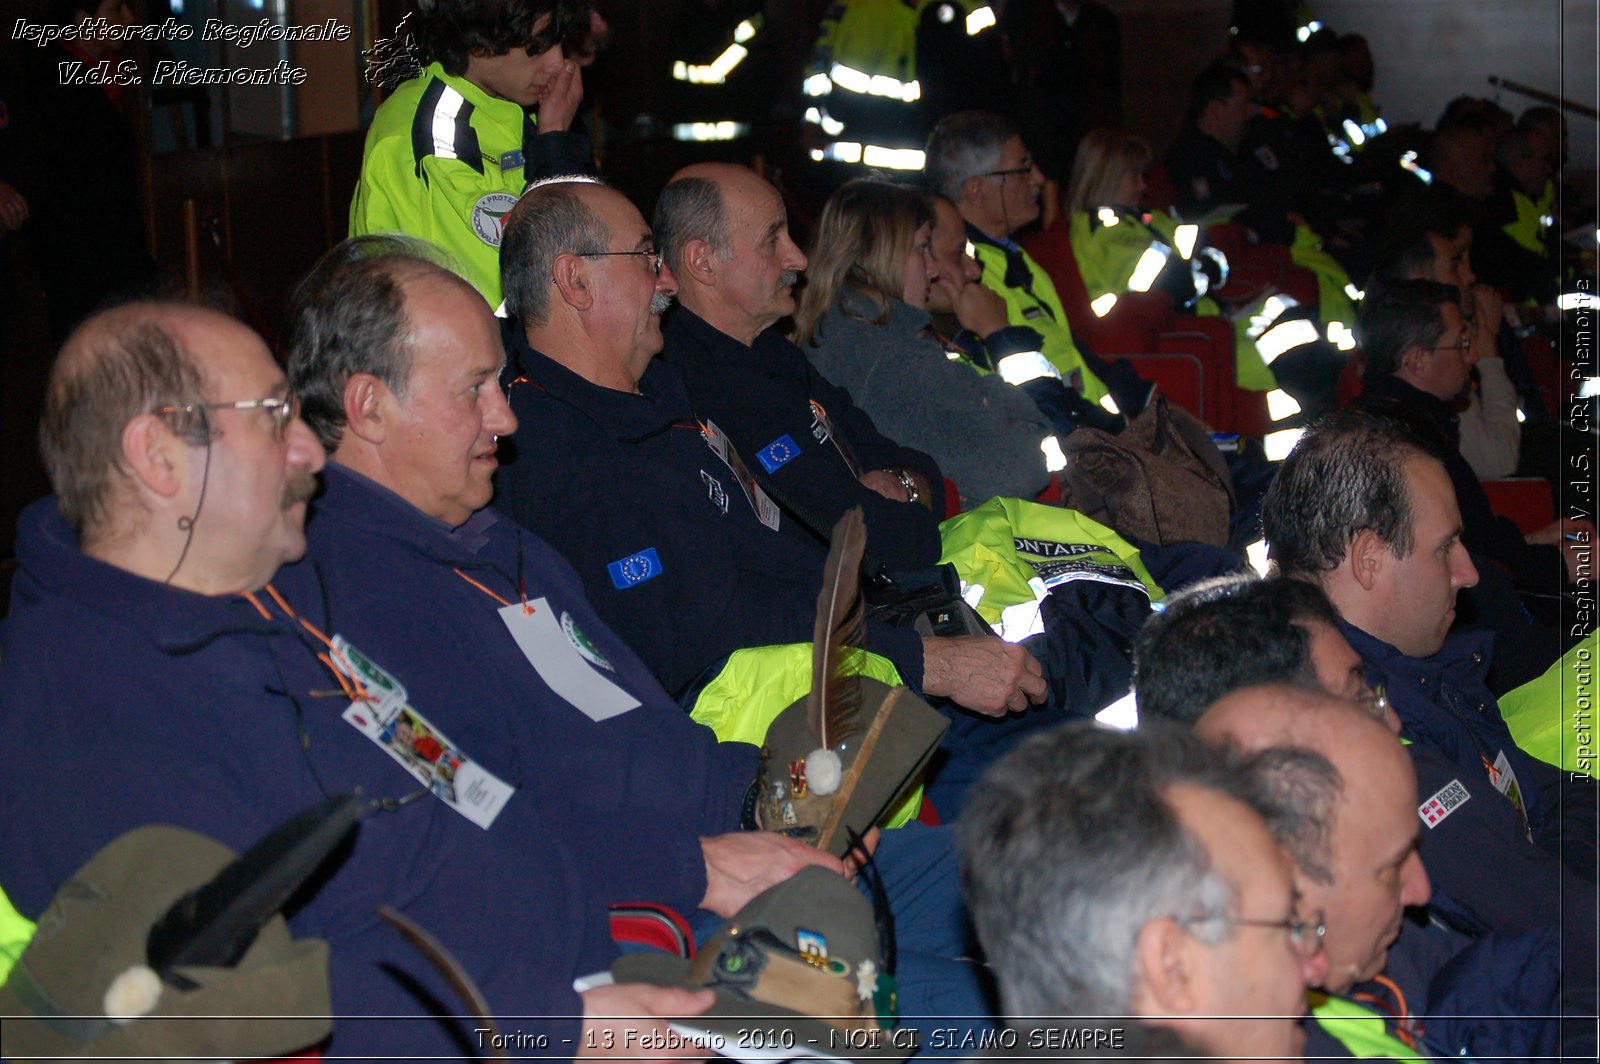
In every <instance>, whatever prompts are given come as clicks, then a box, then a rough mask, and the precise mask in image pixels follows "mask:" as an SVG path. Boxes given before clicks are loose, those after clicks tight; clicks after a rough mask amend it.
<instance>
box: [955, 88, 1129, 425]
mask: <svg viewBox="0 0 1600 1064" xmlns="http://www.w3.org/2000/svg"><path fill="white" fill-rule="evenodd" d="M925 166H926V171H925V173H926V177H927V182H928V187H929V188H930V189H932V190H933V191H934V192H937V193H939V194H940V195H941V196H943V197H945V198H946V199H948V200H949V201H950V202H951V203H954V204H955V205H956V209H957V210H958V211H960V212H961V217H962V218H963V219H965V221H966V223H967V240H968V241H969V242H970V244H971V247H972V254H973V257H974V258H976V259H977V260H978V266H979V268H980V269H981V270H982V271H983V272H982V275H981V277H980V278H979V280H980V281H981V282H982V283H983V284H984V285H985V286H986V287H988V288H990V289H992V290H994V291H995V292H996V293H997V294H998V295H999V296H1000V298H1001V299H1003V300H1005V304H1006V316H1007V319H1008V320H1009V321H1010V323H1011V324H1012V325H1017V326H1024V327H1026V328H1029V329H1032V330H1033V331H1034V332H1035V333H1037V334H1038V338H1039V347H1038V348H1037V350H1038V351H1039V352H1040V353H1041V354H1042V355H1043V356H1044V357H1043V360H1041V361H1040V362H1038V363H1037V364H1036V368H1035V369H1034V370H1032V371H1031V375H1024V374H1023V373H1022V372H1020V371H1019V372H1014V373H1013V374H1011V375H1009V376H1007V378H1006V379H1007V380H1009V381H1011V383H1012V384H1023V383H1026V381H1027V380H1030V379H1034V378H1036V377H1038V376H1039V375H1041V374H1049V375H1055V376H1059V377H1061V378H1062V379H1063V380H1064V381H1065V382H1066V383H1067V384H1068V385H1069V386H1070V387H1071V388H1072V389H1073V390H1075V391H1077V392H1079V393H1081V394H1082V395H1083V397H1084V398H1085V399H1087V400H1088V401H1089V402H1090V403H1098V402H1100V401H1101V400H1102V399H1103V398H1104V397H1105V396H1107V395H1108V394H1110V392H1111V389H1110V387H1109V386H1110V385H1111V384H1112V383H1113V382H1112V381H1109V380H1107V379H1105V378H1106V376H1107V372H1108V370H1109V367H1107V366H1106V365H1105V364H1104V363H1102V362H1100V361H1099V360H1098V359H1094V358H1092V356H1088V357H1086V356H1085V354H1084V352H1083V351H1081V350H1080V349H1079V348H1078V345H1077V344H1076V343H1074V342H1073V339H1072V329H1071V327H1070V326H1069V325H1068V324H1067V312H1066V309H1065V308H1064V307H1063V306H1062V305H1061V297H1060V296H1059V295H1057V294H1056V288H1055V285H1054V284H1053V283H1052V282H1051V280H1050V275H1049V274H1047V273H1046V272H1045V271H1044V268H1043V267H1042V266H1040V265H1039V264H1038V263H1037V262H1034V261H1033V258H1032V257H1031V256H1030V255H1029V254H1028V253H1027V252H1026V251H1024V250H1022V248H1021V247H1019V246H1018V245H1017V244H1016V243H1014V242H1013V241H1012V240H1011V236H1012V234H1013V233H1015V232H1017V230H1019V229H1021V228H1023V227H1024V226H1027V225H1029V224H1030V223H1032V222H1034V221H1037V220H1038V218H1039V192H1040V190H1041V189H1042V188H1043V187H1044V174H1042V173H1041V172H1040V171H1039V167H1038V166H1037V165H1036V164H1035V163H1034V161H1033V156H1032V155H1030V154H1029V153H1028V146H1027V145H1026V144H1024V143H1023V141H1022V129H1021V127H1019V126H1018V125H1017V124H1016V123H1015V122H1013V121H1011V120H1010V119H1009V118H1002V117H1001V116H1000V115H996V114H990V113H989V112H987V111H959V112H957V113H955V114H953V115H949V116H947V117H945V118H944V119H942V120H941V121H940V122H939V124H938V125H937V126H935V127H934V130H933V136H932V137H930V138H929V140H928V151H927V163H926V164H925ZM1019 365H1020V363H1019ZM1121 398H1127V397H1121ZM1121 405H1125V406H1128V407H1129V409H1133V407H1132V405H1131V402H1130V403H1123V404H1121Z"/></svg>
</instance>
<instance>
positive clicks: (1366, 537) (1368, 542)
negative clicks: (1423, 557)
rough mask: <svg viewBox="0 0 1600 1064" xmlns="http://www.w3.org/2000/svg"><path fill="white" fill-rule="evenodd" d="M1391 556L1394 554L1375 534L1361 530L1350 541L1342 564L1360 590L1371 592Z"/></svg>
mask: <svg viewBox="0 0 1600 1064" xmlns="http://www.w3.org/2000/svg"><path fill="white" fill-rule="evenodd" d="M1393 556H1394V552H1393V551H1391V550H1390V549H1389V545H1388V544H1387V543H1385V542H1384V541H1383V540H1382V539H1381V538H1380V537H1379V536H1378V534H1377V533H1376V532H1374V531H1373V530H1372V529H1370V528H1363V529H1362V530H1361V531H1360V532H1357V533H1356V538H1355V539H1353V540H1351V541H1350V549H1349V550H1348V551H1347V552H1345V558H1344V564H1345V567H1346V568H1348V569H1349V571H1350V575H1351V577H1353V578H1354V579H1355V582H1356V583H1358V584H1360V585H1361V589H1362V590H1363V591H1371V590H1372V588H1373V585H1374V584H1376V583H1377V582H1378V575H1379V574H1380V573H1382V572H1383V567H1384V565H1385V564H1387V563H1388V562H1389V560H1390V559H1391V558H1393Z"/></svg>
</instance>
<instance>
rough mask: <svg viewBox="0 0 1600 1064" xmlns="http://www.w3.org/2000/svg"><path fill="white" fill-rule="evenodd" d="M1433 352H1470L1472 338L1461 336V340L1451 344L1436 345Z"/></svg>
mask: <svg viewBox="0 0 1600 1064" xmlns="http://www.w3.org/2000/svg"><path fill="white" fill-rule="evenodd" d="M1433 349H1434V350H1435V351H1470V350H1472V337H1471V336H1468V335H1466V334H1462V337H1461V339H1459V340H1457V341H1456V342H1455V343H1453V344H1436V345H1435V346H1434V348H1433Z"/></svg>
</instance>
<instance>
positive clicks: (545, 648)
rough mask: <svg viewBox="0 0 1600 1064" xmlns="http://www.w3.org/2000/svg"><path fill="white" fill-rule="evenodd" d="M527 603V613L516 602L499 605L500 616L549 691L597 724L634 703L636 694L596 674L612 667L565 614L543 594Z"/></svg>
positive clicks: (636, 702) (635, 706)
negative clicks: (558, 610)
mask: <svg viewBox="0 0 1600 1064" xmlns="http://www.w3.org/2000/svg"><path fill="white" fill-rule="evenodd" d="M529 605H530V606H532V607H533V611H532V612H531V613H530V612H528V611H527V610H526V609H524V608H523V606H522V604H521V603H515V602H514V603H512V604H511V605H509V606H505V607H502V608H501V610H500V620H501V621H503V622H505V626H506V629H507V630H508V631H510V633H511V638H513V639H515V640H516V641H517V646H518V648H520V649H521V651H522V656H523V657H525V658H527V659H528V664H530V665H532V666H533V667H534V669H535V670H537V671H538V673H539V677H540V679H542V680H544V682H545V683H547V684H549V685H550V689H551V690H552V691H554V692H555V693H556V694H558V695H560V696H561V697H562V698H564V699H566V700H567V701H568V702H570V703H572V705H573V706H575V707H577V709H578V710H579V711H581V712H582V713H583V715H584V716H586V717H588V718H589V719H590V720H592V721H596V722H598V721H602V720H609V719H610V718H612V717H615V716H618V715H620V714H623V713H626V712H628V710H630V709H637V708H638V707H639V700H638V699H637V698H634V697H633V696H632V695H630V694H629V693H628V692H627V691H624V690H623V689H622V688H621V687H618V686H617V685H616V684H614V683H612V682H611V681H610V680H608V679H606V678H605V676H603V675H602V674H601V672H600V670H601V669H604V670H605V671H607V672H610V671H611V663H610V662H608V661H607V660H606V659H605V657H604V656H603V655H601V653H600V651H599V650H598V649H596V648H595V646H594V644H592V643H590V642H589V640H588V637H586V636H585V635H584V634H583V632H582V631H580V630H579V629H578V627H577V625H576V624H574V623H573V621H572V617H571V615H570V614H567V613H565V612H563V613H561V614H559V615H558V614H557V613H556V611H555V610H553V609H552V608H551V607H550V603H549V602H548V601H546V600H545V599H543V598H536V599H533V600H532V601H531V602H530V603H529Z"/></svg>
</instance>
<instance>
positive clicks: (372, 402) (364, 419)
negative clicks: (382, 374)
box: [344, 373, 393, 447]
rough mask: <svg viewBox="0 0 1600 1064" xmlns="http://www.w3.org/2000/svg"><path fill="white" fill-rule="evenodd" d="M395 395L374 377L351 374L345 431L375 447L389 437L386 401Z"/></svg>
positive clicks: (345, 406) (368, 374)
mask: <svg viewBox="0 0 1600 1064" xmlns="http://www.w3.org/2000/svg"><path fill="white" fill-rule="evenodd" d="M391 394H393V393H391V392H390V390H389V386H388V385H387V384H385V383H383V381H381V380H379V379H378V378H377V377H375V376H374V375H373V374H371V373H352V374H351V375H350V379H349V380H347V381H345V382H344V422H345V431H346V432H348V433H349V434H350V435H352V436H354V437H355V438H356V439H358V440H362V441H365V442H366V443H370V444H372V445H373V446H375V447H376V446H378V445H379V444H382V443H383V441H384V439H385V437H386V436H387V435H388V424H387V422H386V420H385V417H384V403H383V400H384V399H385V398H387V397H388V396H389V395H391Z"/></svg>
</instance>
